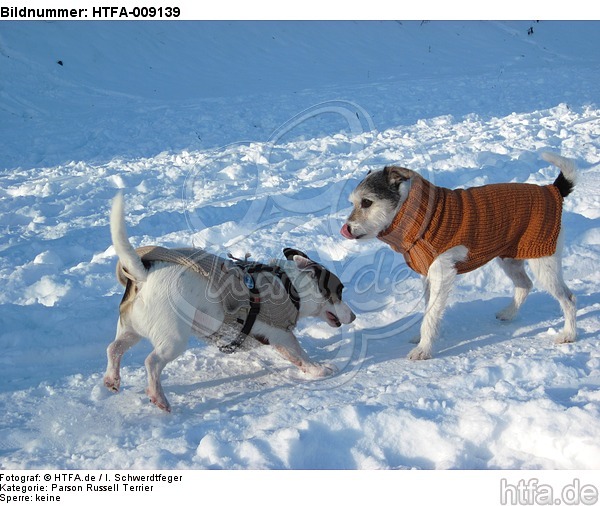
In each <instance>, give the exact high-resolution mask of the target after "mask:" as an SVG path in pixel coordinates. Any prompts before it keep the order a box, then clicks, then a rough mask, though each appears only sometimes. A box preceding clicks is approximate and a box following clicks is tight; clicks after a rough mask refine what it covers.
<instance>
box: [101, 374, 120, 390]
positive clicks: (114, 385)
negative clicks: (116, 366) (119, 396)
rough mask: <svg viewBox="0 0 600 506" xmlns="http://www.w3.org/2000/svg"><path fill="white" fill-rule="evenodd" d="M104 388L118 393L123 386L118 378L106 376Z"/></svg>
mask: <svg viewBox="0 0 600 506" xmlns="http://www.w3.org/2000/svg"><path fill="white" fill-rule="evenodd" d="M104 386H105V387H106V388H108V389H109V390H110V391H111V392H115V393H117V392H118V391H119V388H120V386H121V378H119V377H118V376H109V375H106V376H104Z"/></svg>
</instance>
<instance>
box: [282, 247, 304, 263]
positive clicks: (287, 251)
mask: <svg viewBox="0 0 600 506" xmlns="http://www.w3.org/2000/svg"><path fill="white" fill-rule="evenodd" d="M283 255H284V256H285V258H286V260H293V259H294V256H296V255H298V256H301V257H304V258H308V255H307V254H306V253H303V252H302V251H300V250H298V249H294V248H283Z"/></svg>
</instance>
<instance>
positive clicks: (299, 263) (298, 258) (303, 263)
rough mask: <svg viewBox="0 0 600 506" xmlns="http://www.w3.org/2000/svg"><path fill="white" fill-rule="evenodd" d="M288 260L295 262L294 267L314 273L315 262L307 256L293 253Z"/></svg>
mask: <svg viewBox="0 0 600 506" xmlns="http://www.w3.org/2000/svg"><path fill="white" fill-rule="evenodd" d="M290 260H293V261H294V262H296V267H298V269H300V270H308V271H309V272H310V273H314V265H315V263H314V262H313V261H312V260H311V259H310V258H308V257H303V256H302V255H294V256H293V257H292V258H291V259H290Z"/></svg>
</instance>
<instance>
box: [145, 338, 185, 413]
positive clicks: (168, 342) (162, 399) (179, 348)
mask: <svg viewBox="0 0 600 506" xmlns="http://www.w3.org/2000/svg"><path fill="white" fill-rule="evenodd" d="M151 341H152V342H153V343H156V346H155V348H154V351H152V353H150V355H148V356H147V357H146V361H145V365H146V372H147V374H148V388H147V389H146V393H147V394H148V397H149V398H150V402H152V404H155V405H156V406H157V407H159V408H160V409H162V410H164V411H167V412H170V411H171V406H170V404H169V401H168V400H167V398H166V396H165V393H164V391H163V388H162V384H161V382H160V375H161V373H162V371H163V369H164V368H165V366H166V365H167V364H168V363H169V362H172V361H173V360H175V359H176V358H177V357H178V356H179V355H181V354H182V353H183V352H184V351H185V348H186V346H187V339H182V338H181V337H180V335H173V336H166V337H163V338H161V339H160V340H159V339H151Z"/></svg>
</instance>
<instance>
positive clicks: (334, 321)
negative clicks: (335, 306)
mask: <svg viewBox="0 0 600 506" xmlns="http://www.w3.org/2000/svg"><path fill="white" fill-rule="evenodd" d="M326 315H327V321H328V323H329V325H331V326H332V327H341V326H342V322H340V320H339V318H338V317H337V316H336V315H334V314H333V313H332V312H331V311H327V312H326Z"/></svg>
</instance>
